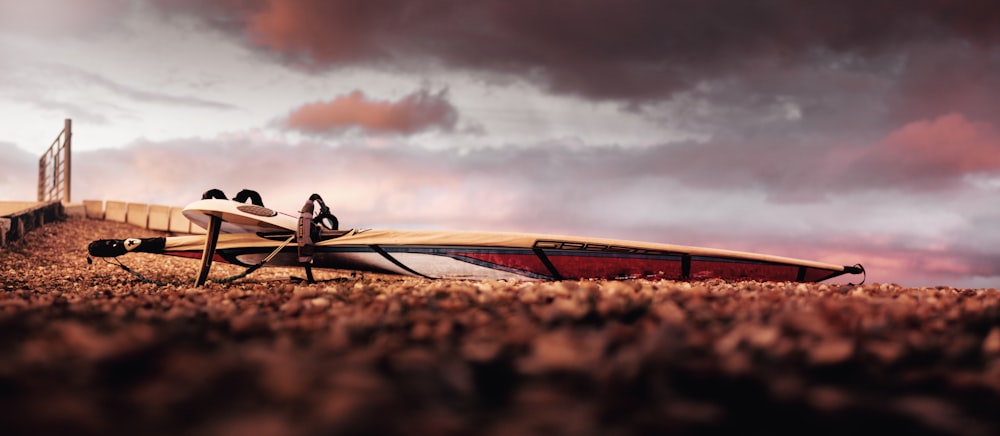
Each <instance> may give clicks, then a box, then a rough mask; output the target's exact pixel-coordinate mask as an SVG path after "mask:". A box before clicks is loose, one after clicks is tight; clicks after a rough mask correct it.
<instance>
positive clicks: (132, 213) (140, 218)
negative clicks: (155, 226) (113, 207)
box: [125, 203, 149, 229]
mask: <svg viewBox="0 0 1000 436" xmlns="http://www.w3.org/2000/svg"><path fill="white" fill-rule="evenodd" d="M125 222H127V223H129V224H132V225H133V226H138V227H142V228H144V229H145V228H146V227H147V226H148V225H149V206H147V205H146V204H145V203H129V204H128V210H127V211H126V212H125Z"/></svg>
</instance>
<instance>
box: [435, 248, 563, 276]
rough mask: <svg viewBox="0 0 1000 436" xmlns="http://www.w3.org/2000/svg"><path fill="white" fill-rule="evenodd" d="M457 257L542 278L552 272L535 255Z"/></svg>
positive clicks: (465, 254) (501, 254)
mask: <svg viewBox="0 0 1000 436" xmlns="http://www.w3.org/2000/svg"><path fill="white" fill-rule="evenodd" d="M454 254H455V255H457V256H461V257H467V258H470V259H476V260H478V261H481V262H484V263H487V264H492V265H499V266H503V267H506V268H510V269H515V270H518V271H527V272H531V273H535V274H539V275H542V276H551V275H552V272H551V271H549V269H548V267H546V266H545V264H544V263H542V260H541V259H540V258H539V257H538V256H537V255H535V253H523V254H519V253H454Z"/></svg>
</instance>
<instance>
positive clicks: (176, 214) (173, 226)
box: [169, 207, 191, 233]
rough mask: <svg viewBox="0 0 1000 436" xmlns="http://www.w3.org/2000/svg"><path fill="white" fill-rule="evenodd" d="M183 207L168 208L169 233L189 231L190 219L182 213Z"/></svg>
mask: <svg viewBox="0 0 1000 436" xmlns="http://www.w3.org/2000/svg"><path fill="white" fill-rule="evenodd" d="M183 211H184V208H181V207H171V208H170V228H169V230H170V233H191V221H188V219H187V217H185V216H184V214H183V213H182V212H183Z"/></svg>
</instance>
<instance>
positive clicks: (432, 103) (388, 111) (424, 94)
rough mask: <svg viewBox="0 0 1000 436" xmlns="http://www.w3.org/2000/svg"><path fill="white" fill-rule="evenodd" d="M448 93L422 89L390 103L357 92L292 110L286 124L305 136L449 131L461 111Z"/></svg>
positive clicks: (407, 133) (409, 133)
mask: <svg viewBox="0 0 1000 436" xmlns="http://www.w3.org/2000/svg"><path fill="white" fill-rule="evenodd" d="M445 92H446V91H440V92H438V93H436V94H431V93H429V92H428V91H427V90H420V91H417V92H414V93H412V94H410V95H407V96H406V97H403V98H402V99H400V100H399V101H396V102H391V101H377V100H370V99H368V98H367V97H366V96H365V95H364V93H362V92H361V91H354V92H352V93H350V94H347V95H342V96H339V97H337V98H335V99H333V100H330V101H326V102H316V103H309V104H306V105H303V106H301V107H299V108H298V109H295V110H293V111H292V113H291V114H289V115H288V118H287V119H286V120H285V123H284V124H285V127H287V128H289V129H295V130H299V131H302V132H306V133H337V132H341V131H345V130H350V129H361V130H365V131H368V132H376V133H397V134H401V135H411V134H414V133H419V132H422V131H427V130H432V129H439V130H446V131H447V130H452V129H453V128H454V127H455V123H456V122H457V120H458V112H457V111H456V110H455V107H454V106H452V105H451V103H450V102H448V100H447V98H446V96H445Z"/></svg>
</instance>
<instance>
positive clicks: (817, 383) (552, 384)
mask: <svg viewBox="0 0 1000 436" xmlns="http://www.w3.org/2000/svg"><path fill="white" fill-rule="evenodd" d="M155 235H156V234H155V233H152V232H148V231H144V230H141V229H136V228H134V227H130V226H127V225H124V224H117V223H109V222H102V221H91V220H86V219H83V218H69V219H67V220H66V221H64V222H60V223H55V224H50V225H46V226H45V227H43V228H41V229H37V230H35V231H34V232H32V233H30V234H29V235H28V236H27V237H26V238H25V239H24V240H22V241H19V242H17V243H15V244H13V245H11V246H9V247H7V248H6V249H4V251H0V279H2V283H3V285H2V289H0V422H2V428H3V430H2V432H3V433H4V434H8V435H9V434H28V433H30V434H53V433H60V434H65V433H71V434H223V435H227V434H232V435H254V434H259V435H286V434H372V433H376V434H524V433H546V434H549V435H556V434H646V433H654V432H658V433H664V432H671V433H681V434H705V433H727V434H746V433H767V434H775V433H797V434H802V433H808V434H844V433H845V432H851V431H855V432H857V431H860V432H865V433H871V432H872V431H873V430H874V429H887V430H891V431H893V432H898V433H907V434H968V435H989V434H998V432H1000V418H997V416H998V415H997V411H998V410H1000V293H998V291H996V290H994V289H986V290H971V289H953V288H947V287H939V288H919V289H914V288H902V287H899V286H896V285H891V284H866V285H864V286H853V285H826V284H798V283H787V282H781V283H760V282H736V283H730V282H722V281H706V282H692V283H686V282H674V281H643V280H638V281H624V282H621V281H562V282H501V281H483V282H474V281H451V280H424V279H416V278H401V277H396V276H387V275H374V274H356V275H354V274H351V273H350V272H343V273H341V272H318V273H317V278H318V279H325V281H323V282H321V283H317V284H313V285H305V284H295V283H292V282H291V281H290V280H289V277H290V276H295V275H299V276H301V275H302V271H301V270H298V269H279V268H273V269H268V268H265V269H262V270H260V271H257V272H255V273H254V274H252V275H250V276H249V277H247V278H244V279H242V280H240V281H237V282H235V283H232V284H227V285H223V284H210V285H208V286H206V287H204V288H195V287H193V286H192V283H193V278H194V276H195V273H196V271H197V268H198V262H197V261H195V260H190V259H180V258H170V257H165V256H155V255H148V254H130V255H127V256H124V257H122V258H121V260H122V261H123V262H125V263H126V264H127V265H129V266H130V267H132V268H133V269H134V270H136V271H138V272H141V273H142V274H143V275H145V276H147V277H149V278H152V279H156V280H160V281H165V282H169V283H184V284H179V285H168V286H156V285H153V284H147V283H143V282H142V281H140V280H139V279H138V278H136V277H135V276H133V275H131V274H128V273H126V272H125V271H123V270H121V269H120V268H118V267H117V266H114V265H110V264H108V263H105V262H104V261H102V260H100V259H95V260H94V263H93V264H88V263H87V261H86V245H87V243H88V242H90V241H91V240H93V239H100V238H112V237H115V238H123V237H141V236H155ZM240 271H241V269H238V268H234V267H232V266H229V265H216V267H214V268H213V274H212V278H222V277H226V276H228V275H232V274H236V273H238V272H240Z"/></svg>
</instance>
